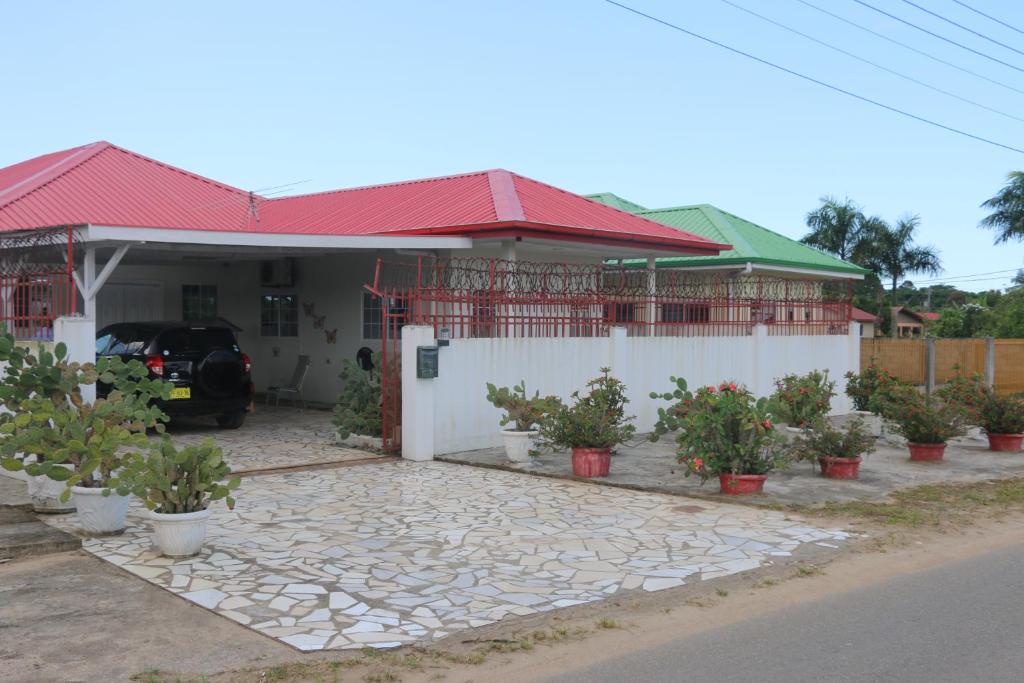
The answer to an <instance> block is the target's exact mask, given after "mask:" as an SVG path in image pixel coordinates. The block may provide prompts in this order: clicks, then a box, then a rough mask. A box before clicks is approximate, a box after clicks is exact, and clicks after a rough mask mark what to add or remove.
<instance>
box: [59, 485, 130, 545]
mask: <svg viewBox="0 0 1024 683" xmlns="http://www.w3.org/2000/svg"><path fill="white" fill-rule="evenodd" d="M71 500H72V501H74V503H75V508H76V509H77V510H78V521H79V523H80V524H81V525H82V531H84V532H86V533H89V534H117V533H121V532H122V531H124V518H125V514H127V512H128V503H129V502H130V501H131V498H130V497H129V496H119V495H117V494H116V493H114V492H113V491H111V493H110V495H109V496H104V495H103V489H90V488H84V487H81V486H72V487H71Z"/></svg>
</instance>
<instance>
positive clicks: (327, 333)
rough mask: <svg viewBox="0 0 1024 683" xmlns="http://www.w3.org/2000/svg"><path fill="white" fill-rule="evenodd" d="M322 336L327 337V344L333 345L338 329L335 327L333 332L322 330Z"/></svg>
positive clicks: (336, 338)
mask: <svg viewBox="0 0 1024 683" xmlns="http://www.w3.org/2000/svg"><path fill="white" fill-rule="evenodd" d="M324 336H325V337H327V343H328V344H334V343H336V342H337V341H338V328H337V327H335V328H334V329H333V330H324Z"/></svg>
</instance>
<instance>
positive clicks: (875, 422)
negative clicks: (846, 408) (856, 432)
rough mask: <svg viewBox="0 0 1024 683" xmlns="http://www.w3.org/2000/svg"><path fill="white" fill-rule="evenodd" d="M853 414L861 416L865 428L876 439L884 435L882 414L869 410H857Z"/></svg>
mask: <svg viewBox="0 0 1024 683" xmlns="http://www.w3.org/2000/svg"><path fill="white" fill-rule="evenodd" d="M852 415H853V416H854V417H857V418H860V420H861V421H862V422H863V423H864V429H865V430H866V431H867V433H868V434H870V435H871V436H873V437H875V438H876V439H877V438H878V437H880V436H882V416H881V415H876V414H875V413H872V412H871V411H869V410H855V411H853V413H852Z"/></svg>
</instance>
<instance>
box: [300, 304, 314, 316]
mask: <svg viewBox="0 0 1024 683" xmlns="http://www.w3.org/2000/svg"><path fill="white" fill-rule="evenodd" d="M302 311H303V313H305V314H306V317H307V318H310V317H312V316H313V315H315V314H316V302H315V301H303V302H302Z"/></svg>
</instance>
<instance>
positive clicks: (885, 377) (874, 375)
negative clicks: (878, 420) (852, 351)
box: [845, 359, 900, 415]
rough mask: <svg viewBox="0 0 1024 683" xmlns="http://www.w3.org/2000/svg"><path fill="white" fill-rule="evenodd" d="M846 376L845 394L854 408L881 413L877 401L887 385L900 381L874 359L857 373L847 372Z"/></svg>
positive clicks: (894, 384)
mask: <svg viewBox="0 0 1024 683" xmlns="http://www.w3.org/2000/svg"><path fill="white" fill-rule="evenodd" d="M845 377H846V395H847V396H849V397H850V400H852V401H853V408H854V410H860V411H863V412H871V413H875V414H876V415H879V414H881V410H880V408H879V402H880V401H881V400H882V399H883V397H884V396H885V392H886V391H887V390H888V388H889V387H892V386H896V385H898V384H899V383H900V381H899V380H898V379H896V378H895V377H893V376H892V375H891V374H890V373H889V371H888V370H886V369H885V368H882V367H880V366H879V365H878V364H877V362H876V361H875V359H871V364H870V365H869V366H867V367H866V368H864V370H862V371H861V372H860V373H859V374H858V373H855V372H848V373H846V375H845Z"/></svg>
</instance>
